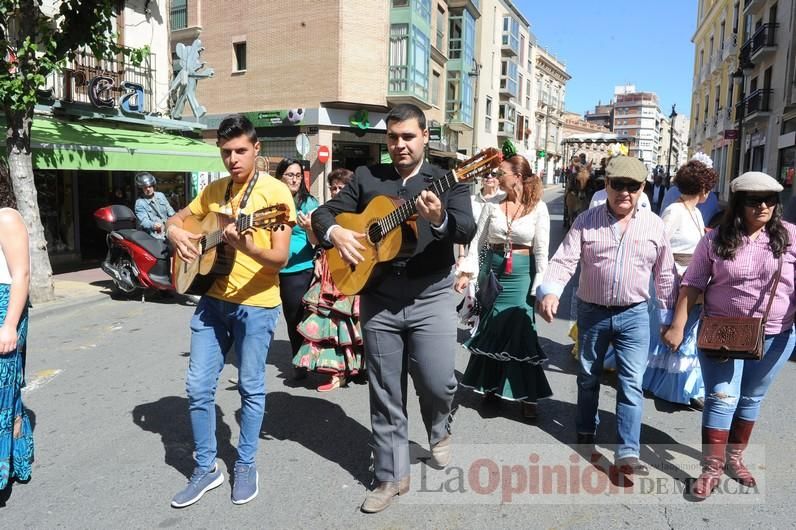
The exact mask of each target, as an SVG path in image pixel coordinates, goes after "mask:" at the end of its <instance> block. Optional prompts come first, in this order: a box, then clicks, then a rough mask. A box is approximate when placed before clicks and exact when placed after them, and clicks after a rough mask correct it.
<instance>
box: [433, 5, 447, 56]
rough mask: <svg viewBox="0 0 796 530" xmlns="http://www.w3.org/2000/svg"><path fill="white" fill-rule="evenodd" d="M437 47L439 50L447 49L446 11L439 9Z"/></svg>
mask: <svg viewBox="0 0 796 530" xmlns="http://www.w3.org/2000/svg"><path fill="white" fill-rule="evenodd" d="M435 46H436V47H437V49H438V50H444V49H445V11H443V10H442V9H437V38H436V41H435Z"/></svg>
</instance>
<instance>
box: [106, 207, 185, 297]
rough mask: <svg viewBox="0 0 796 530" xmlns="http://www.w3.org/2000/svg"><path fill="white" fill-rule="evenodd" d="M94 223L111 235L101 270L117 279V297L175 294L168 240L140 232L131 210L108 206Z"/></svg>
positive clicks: (115, 283) (108, 236)
mask: <svg viewBox="0 0 796 530" xmlns="http://www.w3.org/2000/svg"><path fill="white" fill-rule="evenodd" d="M94 220H95V221H96V223H97V227H98V228H99V229H100V230H103V231H105V232H108V235H107V236H105V241H106V242H107V244H108V254H107V255H106V256H105V260H104V261H103V262H102V265H101V267H102V270H103V271H105V273H106V274H107V275H108V276H110V277H111V279H112V280H113V295H114V296H130V297H132V296H137V295H139V294H141V295H143V292H144V290H146V289H154V290H157V291H165V292H174V287H173V286H172V284H171V278H170V268H171V267H170V259H169V257H170V253H169V248H168V245H167V243H166V241H165V240H163V239H158V238H156V237H152V236H151V235H149V234H147V233H146V232H144V231H143V230H139V229H137V228H136V218H135V214H134V213H133V211H132V210H131V209H130V208H128V207H127V206H123V205H120V204H115V205H111V206H105V207H103V208H100V209H98V210H97V211H96V212H94Z"/></svg>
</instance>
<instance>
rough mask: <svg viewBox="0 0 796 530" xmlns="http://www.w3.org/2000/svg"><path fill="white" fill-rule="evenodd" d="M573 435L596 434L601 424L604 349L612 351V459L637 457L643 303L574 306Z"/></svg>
mask: <svg viewBox="0 0 796 530" xmlns="http://www.w3.org/2000/svg"><path fill="white" fill-rule="evenodd" d="M578 342H579V344H580V359H579V360H580V369H579V370H578V378H577V382H578V409H577V413H576V417H575V427H576V429H577V432H578V433H581V434H595V433H596V432H597V426H598V425H599V423H600V418H599V413H598V405H599V398H600V375H601V374H602V371H603V361H604V360H605V353H606V352H607V351H608V346H609V344H612V345H613V347H614V350H615V352H616V366H617V372H618V379H619V389H618V391H617V394H616V431H617V432H616V437H617V441H616V442H617V445H616V458H625V457H630V456H636V457H637V456H638V455H639V437H640V436H641V414H642V409H643V406H644V396H643V394H642V391H641V382H642V380H643V378H644V370H645V368H646V367H647V354H648V352H649V342H650V324H649V312H648V310H647V304H646V303H640V304H636V305H634V306H631V307H629V308H626V309H621V308H610V309H609V308H604V307H602V306H597V305H594V304H589V303H586V302H584V301H582V300H581V301H580V303H579V304H578Z"/></svg>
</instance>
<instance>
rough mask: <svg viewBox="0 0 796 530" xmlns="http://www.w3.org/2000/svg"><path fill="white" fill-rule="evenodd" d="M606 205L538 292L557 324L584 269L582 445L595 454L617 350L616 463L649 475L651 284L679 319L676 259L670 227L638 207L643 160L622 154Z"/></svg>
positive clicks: (571, 237)
mask: <svg viewBox="0 0 796 530" xmlns="http://www.w3.org/2000/svg"><path fill="white" fill-rule="evenodd" d="M605 173H606V181H607V186H606V190H607V191H608V202H607V203H606V204H603V205H600V206H597V207H595V208H591V209H589V210H588V211H586V212H585V213H583V214H581V215H579V216H578V217H577V218H576V219H575V223H574V225H573V226H572V228H571V229H570V231H569V233H568V234H567V235H566V237H565V238H564V241H563V243H562V244H561V246H560V247H559V249H558V251H557V252H556V254H555V256H553V259H552V260H551V261H550V264H549V266H548V269H547V271H546V272H545V276H544V281H543V283H542V285H540V286H539V288H538V290H537V294H536V297H537V300H539V302H538V307H537V310H538V312H539V314H541V315H542V317H543V318H544V319H545V320H547V321H548V322H551V321H552V320H553V317H554V316H555V314H556V312H557V310H558V302H559V298H560V297H561V293H562V291H563V290H564V287H565V286H566V284H567V283H568V282H569V280H570V278H571V277H572V274H573V273H574V272H575V268H576V267H577V265H578V263H580V267H581V273H580V282H579V285H578V293H577V295H578V299H579V303H578V343H579V347H580V350H579V354H580V355H579V361H580V368H579V370H578V378H577V383H578V406H577V414H576V419H575V424H576V428H577V435H578V436H577V438H578V444H580V445H582V446H584V449H586V451H587V452H590V453H593V451H594V443H595V437H596V433H597V426H598V424H599V415H598V398H599V394H600V375H601V373H602V369H603V361H604V359H605V353H606V351H607V350H608V345H609V344H613V346H614V349H615V350H616V361H617V369H618V378H619V389H618V392H617V396H616V430H617V444H616V450H615V457H616V465H617V468H618V469H619V471H620V472H622V473H623V474H625V475H632V474H647V473H648V470H647V468H646V466H644V465H643V464H642V463H641V462H640V461H639V459H638V457H639V436H640V434H641V416H642V407H643V403H644V397H643V394H642V390H641V382H642V379H643V376H644V370H645V368H646V365H647V353H648V351H649V342H650V322H649V313H648V310H647V308H648V304H647V302H648V300H649V298H650V292H649V291H650V283H651V282H650V278H653V279H654V284H655V290H656V292H657V295H658V301H659V304H660V310H661V322H664V323H669V322H670V321H671V309H672V308H673V306H674V300H675V297H676V292H675V290H674V287H675V274H674V259H673V257H672V252H671V248H670V246H669V238H668V237H666V234H665V233H664V225H663V221H661V219H660V218H659V217H658V216H657V215H655V214H654V213H652V212H651V211H650V210H645V209H638V208H636V205H637V203H638V201H639V198H640V197H641V195H642V194H643V193H644V189H643V186H644V181H645V180H646V178H647V168H646V167H645V166H644V164H643V163H641V161H640V160H638V159H637V158H633V157H629V156H617V157H614V158H612V159H611V161H610V162H609V163H608V166H607V167H606V170H605Z"/></svg>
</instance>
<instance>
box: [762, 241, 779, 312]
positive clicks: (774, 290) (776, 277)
mask: <svg viewBox="0 0 796 530" xmlns="http://www.w3.org/2000/svg"><path fill="white" fill-rule="evenodd" d="M780 276H782V256H780V257H779V266H778V267H777V273H776V274H775V275H774V285H773V286H772V287H771V292H770V293H768V306H767V307H766V312H765V313H764V314H763V322H765V321H766V320H768V312H769V311H771V305H772V304H773V303H774V295H775V294H776V293H777V286H778V285H779V277H780Z"/></svg>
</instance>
